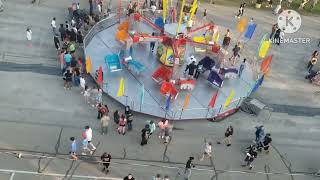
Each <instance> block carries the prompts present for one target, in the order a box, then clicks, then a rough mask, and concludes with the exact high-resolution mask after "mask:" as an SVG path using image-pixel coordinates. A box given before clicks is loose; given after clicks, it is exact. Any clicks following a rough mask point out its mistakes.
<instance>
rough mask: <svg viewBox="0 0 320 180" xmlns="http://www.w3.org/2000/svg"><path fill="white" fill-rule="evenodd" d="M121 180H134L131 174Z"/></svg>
mask: <svg viewBox="0 0 320 180" xmlns="http://www.w3.org/2000/svg"><path fill="white" fill-rule="evenodd" d="M123 180H135V178H134V177H133V176H132V174H131V173H129V174H128V176H126V177H124V178H123Z"/></svg>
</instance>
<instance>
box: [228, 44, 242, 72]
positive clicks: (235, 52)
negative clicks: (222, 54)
mask: <svg viewBox="0 0 320 180" xmlns="http://www.w3.org/2000/svg"><path fill="white" fill-rule="evenodd" d="M240 49H241V48H240V42H238V43H237V44H236V45H235V46H234V48H233V49H232V52H233V53H232V56H231V58H230V59H229V60H230V61H231V62H232V65H233V66H234V65H235V64H236V59H237V57H238V56H239V52H240Z"/></svg>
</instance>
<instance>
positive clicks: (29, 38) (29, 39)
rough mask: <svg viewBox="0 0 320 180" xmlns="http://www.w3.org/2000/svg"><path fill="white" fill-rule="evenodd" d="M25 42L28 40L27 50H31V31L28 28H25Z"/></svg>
mask: <svg viewBox="0 0 320 180" xmlns="http://www.w3.org/2000/svg"><path fill="white" fill-rule="evenodd" d="M27 40H28V45H27V46H28V47H29V48H32V42H31V40H32V31H31V29H30V28H27Z"/></svg>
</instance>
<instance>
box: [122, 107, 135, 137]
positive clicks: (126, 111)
mask: <svg viewBox="0 0 320 180" xmlns="http://www.w3.org/2000/svg"><path fill="white" fill-rule="evenodd" d="M124 114H125V115H126V119H127V124H128V131H131V130H132V121H133V114H132V111H131V109H130V106H126V107H125V109H124Z"/></svg>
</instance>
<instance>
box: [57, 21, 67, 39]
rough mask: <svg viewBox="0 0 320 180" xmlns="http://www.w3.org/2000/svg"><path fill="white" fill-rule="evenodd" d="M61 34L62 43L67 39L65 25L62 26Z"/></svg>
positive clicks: (60, 28)
mask: <svg viewBox="0 0 320 180" xmlns="http://www.w3.org/2000/svg"><path fill="white" fill-rule="evenodd" d="M59 33H60V38H61V41H63V40H64V38H65V37H66V29H65V28H64V26H63V24H60V27H59Z"/></svg>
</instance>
